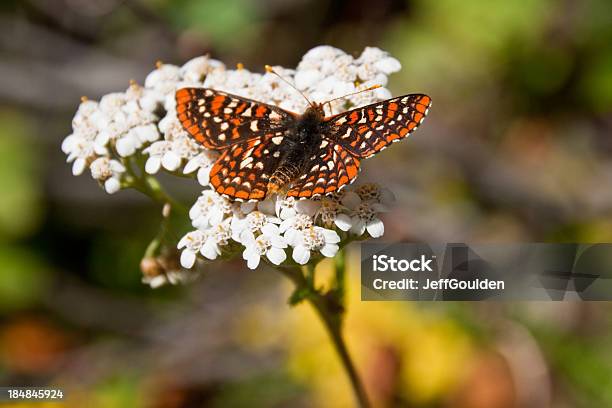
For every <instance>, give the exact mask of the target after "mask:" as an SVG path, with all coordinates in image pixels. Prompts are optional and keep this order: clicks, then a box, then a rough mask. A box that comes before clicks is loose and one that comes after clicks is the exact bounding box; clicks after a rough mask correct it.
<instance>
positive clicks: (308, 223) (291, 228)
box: [279, 214, 314, 246]
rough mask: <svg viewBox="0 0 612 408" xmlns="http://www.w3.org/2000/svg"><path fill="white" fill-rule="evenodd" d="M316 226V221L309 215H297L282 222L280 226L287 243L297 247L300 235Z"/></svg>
mask: <svg viewBox="0 0 612 408" xmlns="http://www.w3.org/2000/svg"><path fill="white" fill-rule="evenodd" d="M313 225H314V220H313V219H312V217H311V216H309V215H307V214H295V215H294V216H293V217H291V218H287V219H286V220H282V222H281V223H280V225H279V228H280V231H281V232H282V233H283V234H284V235H285V238H286V239H287V242H288V243H289V244H290V245H292V246H295V245H297V241H298V237H299V233H300V232H301V231H303V230H305V229H307V228H310V227H312V226H313Z"/></svg>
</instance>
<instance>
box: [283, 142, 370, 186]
mask: <svg viewBox="0 0 612 408" xmlns="http://www.w3.org/2000/svg"><path fill="white" fill-rule="evenodd" d="M358 173H359V159H357V158H356V157H355V156H353V155H352V154H350V153H349V152H348V151H347V150H346V149H344V148H343V147H342V146H340V145H338V144H332V143H327V144H326V145H325V146H324V147H322V148H321V149H320V150H319V152H318V154H316V155H314V156H312V157H311V160H310V163H309V165H308V168H307V169H306V171H305V172H304V174H302V175H301V176H300V177H299V178H298V179H297V180H296V181H295V182H294V183H293V185H292V187H291V189H290V190H289V191H288V192H287V195H288V196H289V197H297V198H312V197H318V196H321V195H324V194H329V193H333V192H335V191H338V190H339V189H341V188H342V187H344V186H345V185H347V184H350V183H351V182H352V181H353V180H355V178H356V177H357V174H358Z"/></svg>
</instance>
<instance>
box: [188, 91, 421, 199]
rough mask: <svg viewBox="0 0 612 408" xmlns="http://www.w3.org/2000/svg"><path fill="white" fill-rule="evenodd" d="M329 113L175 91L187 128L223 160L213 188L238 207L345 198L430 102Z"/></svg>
mask: <svg viewBox="0 0 612 408" xmlns="http://www.w3.org/2000/svg"><path fill="white" fill-rule="evenodd" d="M326 103H327V102H326ZM323 106H324V104H317V103H310V106H309V107H308V108H307V109H306V111H305V112H304V113H303V114H302V115H299V114H296V113H293V112H289V111H286V110H284V109H281V108H279V107H276V106H272V105H268V104H265V103H262V102H258V101H254V100H251V99H247V98H243V97H241V96H236V95H232V94H229V93H226V92H221V91H216V90H213V89H207V88H182V89H179V90H178V91H177V92H176V111H177V116H178V118H179V120H180V122H181V124H182V126H183V127H184V128H185V130H186V131H187V132H188V133H189V134H190V135H191V136H192V137H193V138H194V139H195V140H197V141H198V142H199V143H201V144H202V145H204V147H206V148H208V149H213V150H218V151H220V153H221V155H220V157H219V159H218V160H217V162H216V163H215V164H214V165H213V167H212V169H211V172H210V183H211V184H212V186H213V188H214V189H215V190H216V191H217V193H219V194H222V195H225V196H227V197H229V198H231V199H233V200H238V201H258V200H263V199H264V198H266V197H267V196H269V195H270V194H273V193H277V192H282V193H286V195H287V196H289V197H296V198H314V197H319V196H321V195H324V194H329V193H333V192H335V191H338V190H339V189H340V188H342V187H343V186H345V185H347V184H349V183H351V182H352V181H353V180H354V179H355V178H356V177H357V173H358V171H359V163H360V161H361V160H363V159H367V158H368V157H371V156H373V155H374V154H376V153H378V152H379V151H381V150H383V149H384V148H386V147H387V146H389V145H390V144H391V143H393V142H397V141H398V140H401V139H403V138H405V137H406V136H408V135H409V134H410V133H411V132H413V131H414V130H415V129H416V128H417V127H418V126H419V124H420V123H421V122H422V121H423V119H424V118H425V115H426V114H427V111H428V109H429V107H430V106H431V98H430V97H429V96H427V95H423V94H410V95H404V96H400V97H396V98H392V99H388V100H386V101H382V102H378V103H374V104H371V105H367V106H363V107H360V108H357V109H352V110H349V111H347V112H344V113H340V114H338V115H333V116H329V117H325V114H324V110H323Z"/></svg>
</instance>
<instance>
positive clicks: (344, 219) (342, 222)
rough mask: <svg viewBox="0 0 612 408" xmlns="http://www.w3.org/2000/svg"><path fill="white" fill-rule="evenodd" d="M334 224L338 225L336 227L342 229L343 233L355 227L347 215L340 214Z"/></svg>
mask: <svg viewBox="0 0 612 408" xmlns="http://www.w3.org/2000/svg"><path fill="white" fill-rule="evenodd" d="M334 223H335V224H336V227H338V228H340V229H341V230H342V231H348V230H350V229H351V227H352V226H353V222H352V221H351V217H349V216H348V215H346V214H338V215H337V216H336V219H335V221H334Z"/></svg>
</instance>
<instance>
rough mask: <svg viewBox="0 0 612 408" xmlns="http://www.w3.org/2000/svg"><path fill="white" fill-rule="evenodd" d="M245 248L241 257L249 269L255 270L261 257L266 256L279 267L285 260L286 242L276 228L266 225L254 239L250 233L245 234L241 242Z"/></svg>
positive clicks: (272, 225) (273, 225)
mask: <svg viewBox="0 0 612 408" xmlns="http://www.w3.org/2000/svg"><path fill="white" fill-rule="evenodd" d="M243 244H244V246H245V249H244V252H243V253H242V257H243V259H244V260H246V261H247V266H248V267H249V268H250V269H255V268H257V266H258V265H259V262H260V259H261V257H262V256H264V255H265V256H266V258H268V260H269V261H270V262H272V263H273V264H274V265H280V264H281V263H283V262H284V261H285V259H287V254H286V253H285V248H287V242H285V239H284V238H283V237H282V236H281V235H280V231H279V229H278V226H277V225H275V224H266V225H264V226H263V227H262V228H261V235H259V236H257V237H255V235H253V233H251V232H250V231H249V232H248V233H247V234H245V239H244V240H243Z"/></svg>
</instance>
